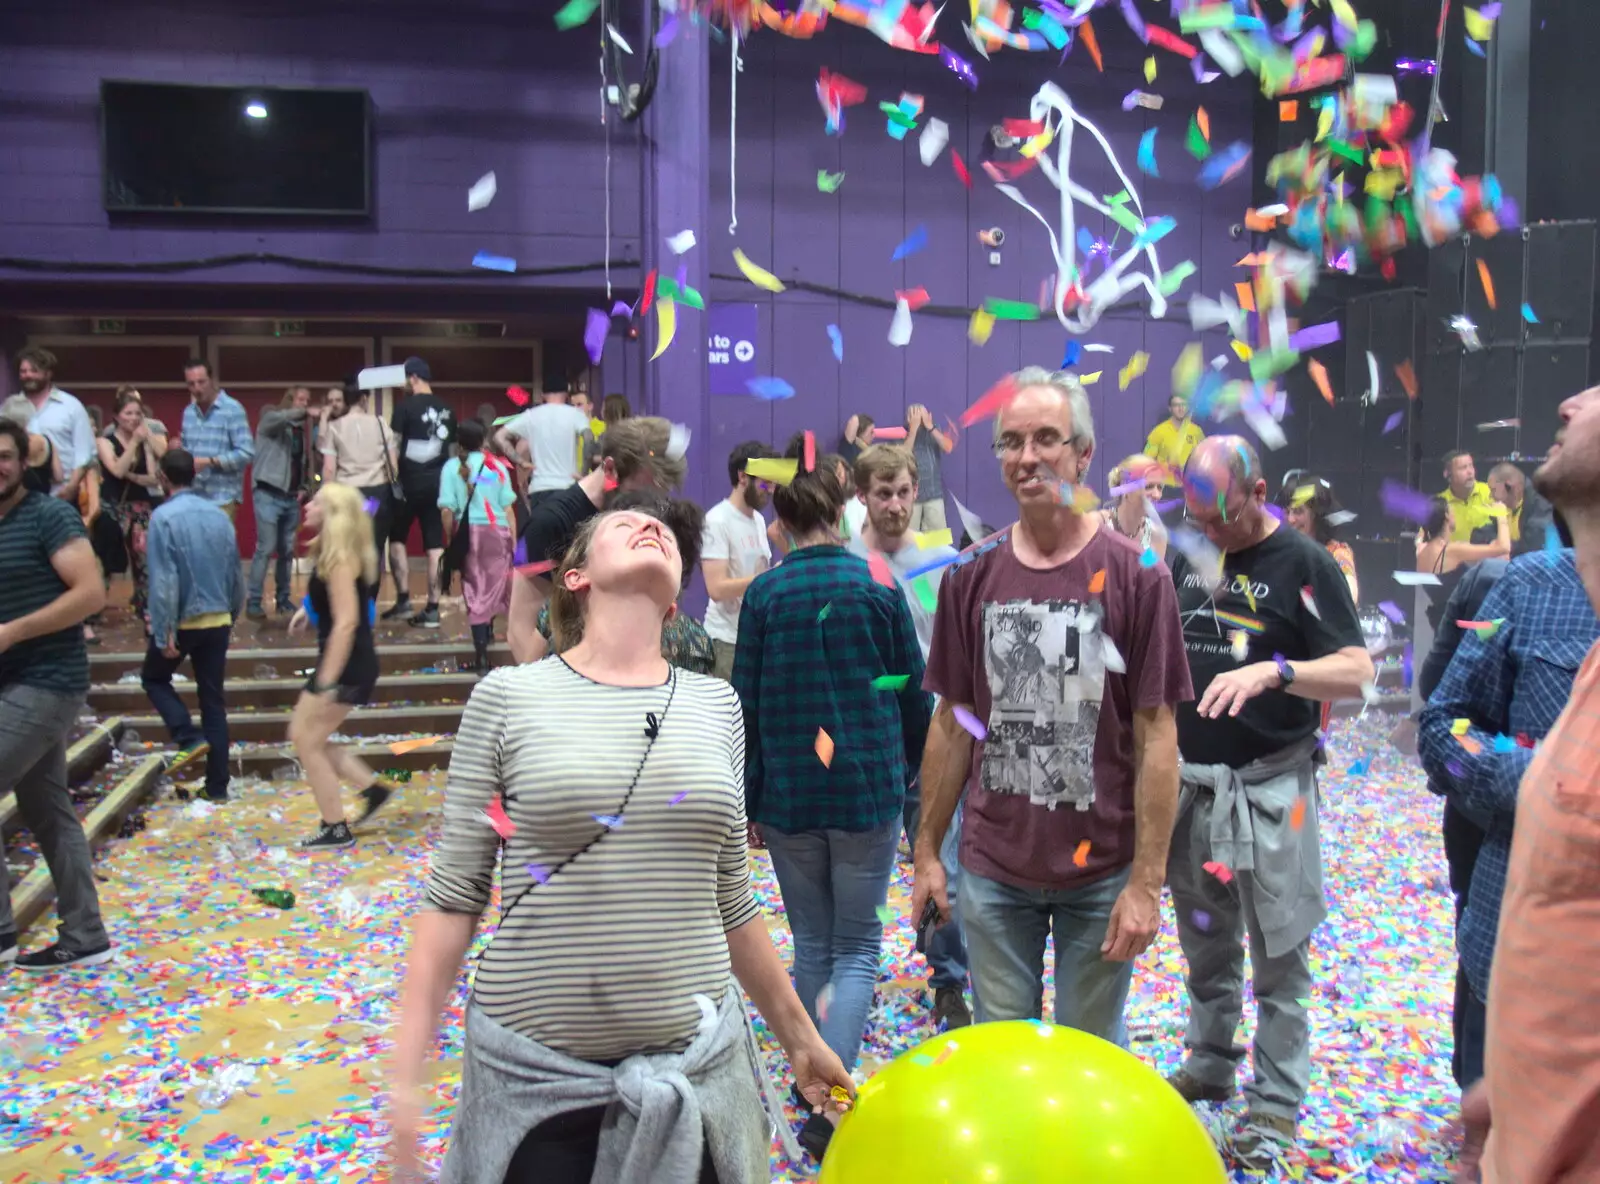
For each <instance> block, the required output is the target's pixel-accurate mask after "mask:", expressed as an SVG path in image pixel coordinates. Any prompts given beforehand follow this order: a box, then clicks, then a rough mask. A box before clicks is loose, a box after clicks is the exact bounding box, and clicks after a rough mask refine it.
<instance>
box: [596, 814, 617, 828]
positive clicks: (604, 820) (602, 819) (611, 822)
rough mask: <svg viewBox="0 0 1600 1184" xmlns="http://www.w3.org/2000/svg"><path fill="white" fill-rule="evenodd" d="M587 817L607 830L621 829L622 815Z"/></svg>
mask: <svg viewBox="0 0 1600 1184" xmlns="http://www.w3.org/2000/svg"><path fill="white" fill-rule="evenodd" d="M589 817H590V818H593V819H594V820H595V821H596V822H598V823H599V824H600V825H601V826H603V827H605V828H606V829H607V830H621V829H622V815H621V814H591V815H589Z"/></svg>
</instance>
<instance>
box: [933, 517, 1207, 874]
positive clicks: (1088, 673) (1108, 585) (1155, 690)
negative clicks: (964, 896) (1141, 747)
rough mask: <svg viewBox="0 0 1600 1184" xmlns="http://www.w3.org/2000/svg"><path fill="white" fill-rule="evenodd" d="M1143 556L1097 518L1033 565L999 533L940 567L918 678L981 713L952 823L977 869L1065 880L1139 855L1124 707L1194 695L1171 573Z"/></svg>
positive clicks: (1129, 726) (1109, 869)
mask: <svg viewBox="0 0 1600 1184" xmlns="http://www.w3.org/2000/svg"><path fill="white" fill-rule="evenodd" d="M1013 529H1015V528H1013ZM1139 555H1140V552H1139V549H1138V548H1137V547H1135V546H1134V545H1133V544H1132V543H1131V542H1130V541H1129V540H1127V539H1125V538H1122V537H1121V536H1119V535H1115V534H1112V533H1110V532H1109V531H1101V532H1099V533H1098V534H1096V535H1095V536H1094V538H1093V539H1091V540H1090V541H1089V543H1088V544H1087V545H1086V546H1085V547H1084V548H1083V550H1082V551H1080V552H1078V554H1077V555H1075V556H1074V557H1073V558H1072V559H1070V560H1068V561H1067V562H1066V563H1063V564H1060V565H1058V566H1056V567H1051V568H1045V569H1035V568H1031V567H1025V566H1024V565H1023V564H1022V562H1021V560H1019V559H1018V558H1017V556H1016V552H1015V551H1013V550H1012V547H1011V540H1010V536H1009V534H1008V535H1007V537H1006V539H1005V541H1003V542H1001V543H1000V544H999V546H997V547H996V548H995V549H994V550H992V551H988V552H986V553H984V554H982V555H979V556H978V557H977V559H975V560H973V561H972V562H971V563H967V564H963V565H962V566H961V567H958V568H954V569H952V570H951V571H950V572H948V573H947V574H946V576H945V579H944V585H943V587H942V588H941V589H940V592H939V608H938V611H937V612H936V613H935V614H934V621H933V646H932V650H931V652H930V654H929V656H928V671H927V675H926V677H925V678H924V680H923V686H924V687H926V688H927V689H928V690H930V691H933V692H935V693H936V694H938V695H941V696H942V697H943V698H945V699H946V700H947V701H949V702H950V703H952V704H961V705H963V706H967V707H970V708H971V709H972V712H973V714H974V715H976V716H977V718H978V719H979V720H980V721H981V722H983V723H984V724H985V725H986V726H987V728H988V732H989V735H988V739H987V740H986V741H975V742H974V743H973V747H972V768H971V771H970V772H969V774H968V778H967V798H966V813H965V815H964V820H963V822H962V831H961V865H962V866H963V867H966V868H970V869H971V870H972V871H974V872H976V873H977V874H978V875H980V876H986V877H988V878H989V879H992V880H998V881H1000V882H1002V883H1005V884H1011V885H1014V886H1016V887H1019V888H1043V889H1049V888H1075V887H1080V886H1082V885H1084V884H1088V883H1091V882H1093V881H1095V880H1099V879H1102V878H1104V877H1105V876H1108V875H1110V874H1112V873H1113V872H1116V871H1119V870H1121V869H1122V868H1124V867H1127V866H1128V865H1129V864H1130V863H1132V862H1133V851H1134V809H1133V785H1134V773H1135V768H1134V749H1133V714H1134V712H1135V711H1138V710H1144V709H1148V708H1152V707H1160V706H1163V705H1166V706H1173V707H1175V706H1176V705H1177V704H1178V703H1181V702H1183V701H1185V700H1187V699H1191V698H1193V691H1192V690H1191V688H1190V683H1189V662H1188V658H1187V657H1186V655H1185V654H1184V649H1183V629H1182V626H1181V625H1180V623H1179V620H1178V598H1177V594H1176V592H1175V591H1174V590H1173V586H1172V576H1171V574H1170V573H1169V572H1168V571H1167V569H1166V567H1165V565H1163V564H1160V563H1157V564H1155V565H1154V566H1152V567H1144V566H1142V565H1141V564H1140V562H1139ZM1102 572H1103V573H1104V574H1103V575H1101V574H1099V573H1102ZM1085 839H1087V840H1088V842H1089V846H1088V849H1087V851H1086V852H1085V853H1084V854H1083V855H1081V856H1080V855H1079V848H1080V846H1081V845H1082V843H1083V841H1084V840H1085ZM1080 863H1082V866H1081V867H1080V866H1079V864H1080Z"/></svg>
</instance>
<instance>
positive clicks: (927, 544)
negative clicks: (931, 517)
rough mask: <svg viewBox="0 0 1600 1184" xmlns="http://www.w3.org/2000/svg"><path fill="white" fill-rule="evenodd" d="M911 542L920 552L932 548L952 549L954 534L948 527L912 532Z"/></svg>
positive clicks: (954, 543)
mask: <svg viewBox="0 0 1600 1184" xmlns="http://www.w3.org/2000/svg"><path fill="white" fill-rule="evenodd" d="M911 538H912V541H913V542H915V543H916V544H917V547H918V548H919V549H921V550H924V551H927V550H931V549H933V548H934V547H953V546H955V545H956V539H955V534H954V533H953V532H952V531H951V530H950V528H949V527H948V526H946V527H941V528H940V529H938V530H914V531H912V532H911Z"/></svg>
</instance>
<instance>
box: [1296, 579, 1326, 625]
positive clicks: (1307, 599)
mask: <svg viewBox="0 0 1600 1184" xmlns="http://www.w3.org/2000/svg"><path fill="white" fill-rule="evenodd" d="M1300 603H1301V604H1303V605H1305V606H1306V611H1307V612H1308V613H1310V614H1311V615H1312V616H1313V617H1315V618H1317V620H1319V621H1320V620H1322V613H1321V612H1320V611H1318V609H1317V594H1316V592H1315V591H1313V590H1312V587H1311V585H1310V584H1307V585H1306V586H1305V587H1303V588H1301V589H1300Z"/></svg>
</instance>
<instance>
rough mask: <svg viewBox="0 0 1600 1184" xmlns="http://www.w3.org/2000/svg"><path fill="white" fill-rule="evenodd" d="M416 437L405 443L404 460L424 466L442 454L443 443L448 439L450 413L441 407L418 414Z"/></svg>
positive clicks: (429, 408) (427, 409)
mask: <svg viewBox="0 0 1600 1184" xmlns="http://www.w3.org/2000/svg"><path fill="white" fill-rule="evenodd" d="M417 419H418V420H419V421H420V424H421V426H420V428H419V430H418V435H417V436H413V437H412V438H411V439H409V440H407V441H406V452H405V456H406V459H407V460H409V461H411V462H412V463H413V464H419V465H425V464H427V463H428V462H429V461H434V460H438V459H439V457H440V456H442V455H443V454H444V442H445V441H446V440H448V439H449V438H450V423H449V420H450V412H449V411H448V410H446V409H445V408H442V407H428V408H425V409H423V410H422V411H421V412H419V413H418V415H417Z"/></svg>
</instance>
